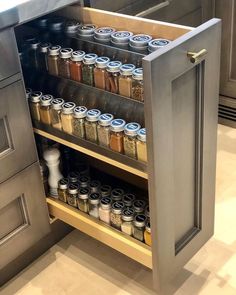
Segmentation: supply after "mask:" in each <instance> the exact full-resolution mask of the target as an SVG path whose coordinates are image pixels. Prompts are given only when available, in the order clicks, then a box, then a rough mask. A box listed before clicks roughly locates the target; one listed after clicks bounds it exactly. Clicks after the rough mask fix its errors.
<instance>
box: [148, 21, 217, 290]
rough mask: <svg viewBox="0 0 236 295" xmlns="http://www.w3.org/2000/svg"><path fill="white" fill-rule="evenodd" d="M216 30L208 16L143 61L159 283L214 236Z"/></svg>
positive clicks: (215, 25) (162, 283)
mask: <svg viewBox="0 0 236 295" xmlns="http://www.w3.org/2000/svg"><path fill="white" fill-rule="evenodd" d="M220 32H221V25H220V20H218V19H212V20H210V21H208V22H206V23H205V24H203V25H201V26H199V27H198V28H196V29H194V30H193V31H191V32H189V33H187V34H185V35H183V36H182V37H180V38H178V39H176V40H175V41H173V42H172V43H171V44H170V46H166V48H163V49H160V50H158V51H156V52H154V53H152V54H150V55H148V56H146V57H145V58H144V59H143V67H144V83H145V84H144V91H145V121H146V127H147V144H148V173H149V174H148V178H149V191H150V209H151V225H152V238H153V246H152V250H153V270H154V282H155V283H156V285H157V287H158V286H160V285H165V284H166V283H167V282H168V281H169V280H170V279H171V277H172V276H173V275H174V274H176V273H177V272H178V270H179V269H180V268H181V267H182V266H183V265H184V264H185V263H186V262H187V261H188V260H189V259H190V258H191V257H192V256H193V255H194V254H195V253H196V252H197V251H198V250H199V249H200V248H201V246H202V245H204V243H205V242H206V241H207V240H208V239H209V238H210V237H211V236H212V234H213V226H214V197H215V163H216V136H217V106H218V84H219V83H218V80H219V56H220ZM202 49H206V50H207V54H206V55H204V56H202V57H201V58H200V59H199V60H198V61H196V63H192V62H191V61H190V59H189V57H187V52H188V51H191V52H199V51H200V50H202Z"/></svg>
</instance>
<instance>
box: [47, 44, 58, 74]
mask: <svg viewBox="0 0 236 295" xmlns="http://www.w3.org/2000/svg"><path fill="white" fill-rule="evenodd" d="M60 49H61V46H59V45H56V46H51V47H49V50H48V72H49V73H50V74H51V75H55V76H58V63H59V53H60Z"/></svg>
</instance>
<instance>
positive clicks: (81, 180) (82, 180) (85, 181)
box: [78, 175, 90, 188]
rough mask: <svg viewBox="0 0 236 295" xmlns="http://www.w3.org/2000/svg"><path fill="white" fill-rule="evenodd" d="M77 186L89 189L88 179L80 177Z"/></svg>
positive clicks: (83, 176) (87, 177)
mask: <svg viewBox="0 0 236 295" xmlns="http://www.w3.org/2000/svg"><path fill="white" fill-rule="evenodd" d="M78 181H79V185H80V187H84V188H85V187H89V183H90V177H89V176H86V175H82V176H80V177H79V180H78Z"/></svg>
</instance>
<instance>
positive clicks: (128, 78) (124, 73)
mask: <svg viewBox="0 0 236 295" xmlns="http://www.w3.org/2000/svg"><path fill="white" fill-rule="evenodd" d="M134 69H135V65H133V64H123V65H122V66H121V67H120V76H119V94H120V95H123V96H126V97H131V89H132V72H133V70H134Z"/></svg>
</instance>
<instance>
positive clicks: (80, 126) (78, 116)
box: [72, 106, 87, 138]
mask: <svg viewBox="0 0 236 295" xmlns="http://www.w3.org/2000/svg"><path fill="white" fill-rule="evenodd" d="M86 114H87V108H86V107H84V106H79V107H75V108H74V112H73V122H72V124H73V134H74V135H75V136H77V137H80V138H85V124H84V122H85V117H86Z"/></svg>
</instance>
